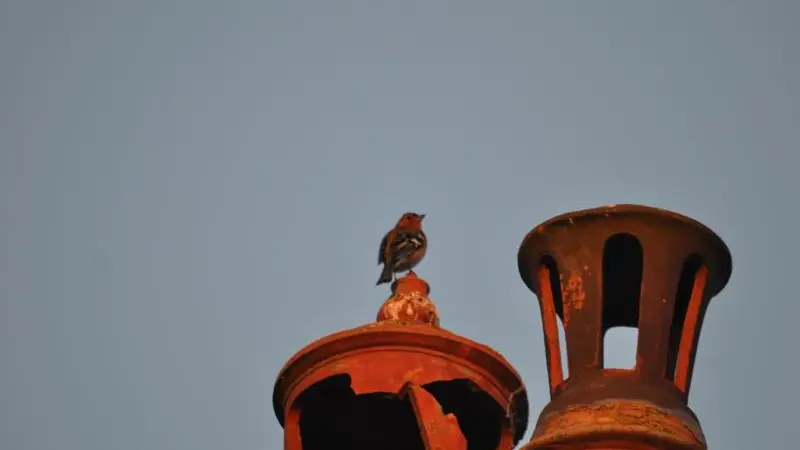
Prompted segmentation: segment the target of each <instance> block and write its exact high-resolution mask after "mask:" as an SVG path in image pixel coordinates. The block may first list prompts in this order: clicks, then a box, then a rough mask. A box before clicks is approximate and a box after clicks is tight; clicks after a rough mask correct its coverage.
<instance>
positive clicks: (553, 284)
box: [541, 255, 564, 320]
mask: <svg viewBox="0 0 800 450" xmlns="http://www.w3.org/2000/svg"><path fill="white" fill-rule="evenodd" d="M541 263H542V265H544V266H545V267H547V271H548V272H549V273H550V288H551V289H552V290H553V303H554V304H555V305H554V306H555V308H556V314H558V317H559V318H561V320H564V300H563V299H562V298H561V275H560V274H559V273H558V265H557V264H556V260H555V259H553V257H552V256H550V255H544V256H542V261H541Z"/></svg>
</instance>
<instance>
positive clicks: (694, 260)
mask: <svg viewBox="0 0 800 450" xmlns="http://www.w3.org/2000/svg"><path fill="white" fill-rule="evenodd" d="M701 267H703V258H702V257H700V255H697V254H692V255H690V256H689V257H688V258H686V260H685V261H684V263H683V269H682V270H681V277H680V279H679V280H678V289H677V293H676V296H675V313H674V315H673V316H672V326H671V328H670V335H669V353H668V355H667V378H669V379H670V380H674V379H675V370H676V368H677V367H676V366H677V360H678V351H679V349H680V345H681V336H682V334H683V328H684V326H685V324H686V315H687V313H688V312H689V303H690V301H691V299H692V294H693V293H694V290H695V281H696V279H697V274H698V272H699V271H700V268H701Z"/></svg>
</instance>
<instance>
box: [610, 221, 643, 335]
mask: <svg viewBox="0 0 800 450" xmlns="http://www.w3.org/2000/svg"><path fill="white" fill-rule="evenodd" d="M642 264H643V255H642V245H641V244H640V243H639V240H638V239H636V237H635V236H632V235H630V234H626V233H621V234H615V235H614V236H611V237H610V238H608V240H606V243H605V246H604V248H603V332H605V331H606V330H608V329H609V328H612V327H637V326H638V324H639V297H640V295H641V289H642Z"/></svg>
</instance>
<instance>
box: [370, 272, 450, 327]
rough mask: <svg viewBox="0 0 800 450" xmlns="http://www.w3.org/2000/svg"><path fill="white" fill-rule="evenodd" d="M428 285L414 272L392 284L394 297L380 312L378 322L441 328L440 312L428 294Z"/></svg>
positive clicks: (388, 300)
mask: <svg viewBox="0 0 800 450" xmlns="http://www.w3.org/2000/svg"><path fill="white" fill-rule="evenodd" d="M430 291H431V288H430V286H429V285H428V283H427V282H426V281H425V280H423V279H422V278H419V277H418V276H417V275H416V274H415V273H414V272H409V273H408V275H406V276H404V277H402V278H398V279H397V281H395V282H394V283H392V295H391V296H390V297H389V298H388V299H386V301H385V302H384V303H383V306H381V309H380V311H378V318H377V321H378V322H384V321H392V322H410V323H417V324H419V323H422V324H426V325H430V326H432V327H436V328H439V311H438V310H437V309H436V305H434V304H433V302H432V301H431V299H430V298H428V294H429V293H430Z"/></svg>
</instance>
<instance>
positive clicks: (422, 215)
mask: <svg viewBox="0 0 800 450" xmlns="http://www.w3.org/2000/svg"><path fill="white" fill-rule="evenodd" d="M424 218H425V214H420V215H419V220H420V222H421V221H422V219H424Z"/></svg>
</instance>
